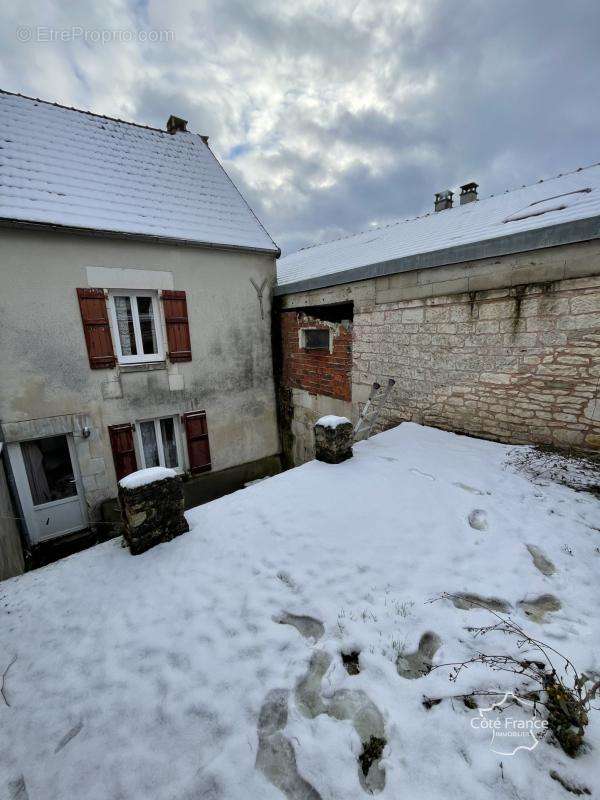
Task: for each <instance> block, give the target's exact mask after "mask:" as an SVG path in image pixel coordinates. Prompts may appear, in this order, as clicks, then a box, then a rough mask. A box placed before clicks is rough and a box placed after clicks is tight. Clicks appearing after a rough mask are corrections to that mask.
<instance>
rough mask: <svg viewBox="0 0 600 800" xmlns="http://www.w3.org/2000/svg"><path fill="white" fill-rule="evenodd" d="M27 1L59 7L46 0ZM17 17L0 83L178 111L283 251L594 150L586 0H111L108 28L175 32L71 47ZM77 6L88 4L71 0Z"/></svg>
mask: <svg viewBox="0 0 600 800" xmlns="http://www.w3.org/2000/svg"><path fill="white" fill-rule="evenodd" d="M28 7H30V9H31V10H30V12H29V14H30V16H31V15H37V16H36V17H35V18H36V19H37V20H38V21H39V22H40V24H41V23H44V24H52V20H53V19H60V20H61V22H64V20H65V14H64V13H63V11H61V10H57V8H58V7H57V6H55V4H54V3H53V2H50V0H48V2H46V3H43V2H42V3H39V4H31V5H30V6H28ZM44 9H45V10H44ZM26 12H27V8H26V7H25V5H24V6H23V8H22V9H21V11H20V12H19V13H20V17H19V19H18V20H17V16H19V15H17V14H16V12H15V11H14V9H12V10H10V11H8V10H6V11H4V12H2V16H4V17H5V19H4V20H3V22H4V23H5V24H4V25H3V31H4V33H3V35H2V40H3V45H4V50H3V60H2V64H1V65H0V67H1V72H0V74H1V75H2V79H3V81H4V82H5V88H8V89H10V90H13V91H15V90H16V91H19V90H21V91H24V92H26V93H34V94H44V95H45V96H46V98H47V99H50V100H56V101H58V102H63V103H66V104H69V105H79V106H83V107H88V108H91V109H92V110H98V111H101V112H103V113H108V114H111V113H113V114H117V115H118V114H119V113H121V114H124V113H126V112H127V113H129V114H130V116H132V117H133V118H134V119H135V120H136V121H139V122H144V123H147V124H152V125H157V126H164V124H165V121H166V119H167V117H168V116H169V114H171V113H176V114H179V115H181V116H184V117H185V118H187V119H188V120H189V121H190V128H191V129H192V130H196V131H198V132H201V133H206V134H209V135H210V137H211V144H212V146H213V149H214V150H215V152H216V153H217V155H218V156H219V157H221V158H222V159H223V161H224V163H225V166H226V168H227V169H228V171H229V172H230V174H231V175H232V177H233V179H234V180H235V182H236V183H237V185H238V186H239V188H240V190H241V191H242V193H243V194H244V195H245V196H246V198H247V199H248V201H249V202H250V203H251V205H252V206H253V208H254V209H255V210H256V212H257V214H258V216H259V217H260V218H261V219H262V220H263V222H264V223H265V225H266V227H267V228H268V230H269V231H270V233H271V234H272V235H273V236H274V238H275V239H276V241H278V242H279V243H280V244H281V246H282V247H283V249H284V250H287V251H290V250H293V249H296V248H298V247H300V246H303V245H305V244H309V243H313V242H315V241H319V240H323V239H325V238H332V237H335V236H339V235H345V234H347V233H350V232H353V231H356V230H361V229H365V228H367V227H368V226H369V225H370V224H371V223H372V222H373V221H377V222H378V223H383V224H385V223H387V222H389V221H392V220H395V219H401V218H405V217H407V216H413V215H416V214H419V213H423V212H426V211H429V210H430V209H431V206H432V202H433V193H434V191H436V190H439V189H442V188H446V187H448V186H451V187H456V186H457V185H458V184H460V183H462V182H463V181H465V180H469V179H475V180H477V181H478V182H479V183H480V185H481V191H482V194H483V195H487V194H491V193H497V192H499V191H503V190H504V189H505V188H508V187H514V186H516V185H521V184H523V183H529V182H532V181H534V180H536V179H537V178H538V177H541V176H551V175H553V174H556V173H557V172H561V171H565V170H567V169H570V168H576V167H577V166H579V165H583V164H587V163H593V162H596V161H599V160H600V145H599V143H598V142H599V139H598V130H599V128H600V103H599V100H600V81H599V80H598V78H599V74H600V48H598V46H597V42H598V33H599V31H600V5H598V4H597V3H595V2H593V0H588V1H584V0H571V2H570V3H569V4H565V3H564V1H563V0H529V1H528V2H527V3H524V2H522V0H502V2H495V1H493V0H461V2H460V3H448V2H446V0H421V1H420V2H411V3H403V2H400V0H398V2H389V1H388V0H369V2H368V3H352V4H350V3H347V2H344V1H343V0H340V2H338V3H336V2H333V0H332V1H331V2H328V3H323V4H317V3H314V2H307V3H306V4H304V3H302V2H295V3H293V4H282V3H280V2H275V0H256V2H252V3H250V2H247V1H246V2H243V1H242V0H228V1H225V2H223V1H222V0H204V2H201V3H198V2H197V1H196V0H193V2H192V0H189V5H188V4H187V2H186V0H182V2H180V3H178V4H177V5H173V6H172V8H171V9H169V7H168V6H164V5H161V4H153V3H144V4H141V6H140V4H139V3H136V4H133V3H131V4H130V5H128V3H127V2H126V0H122V3H119V2H116V3H115V4H114V7H113V11H112V12H111V24H115V23H114V20H115V19H120V20H123V21H125V22H126V21H127V20H135V19H138V20H139V19H142V22H143V24H144V25H147V26H148V27H152V26H159V27H172V28H173V29H174V31H175V42H173V43H171V44H169V45H164V46H155V47H152V46H141V45H140V46H137V47H132V48H130V49H129V50H120V51H119V50H117V49H116V48H114V47H113V49H112V50H109V49H108V48H102V47H101V46H100V47H98V48H95V49H94V48H92V49H91V51H89V49H88V51H86V52H85V53H84V52H83V51H82V50H81V49H80V48H78V47H77V46H75V45H73V46H72V47H70V46H65V45H60V46H58V45H57V46H53V45H48V44H44V45H38V46H37V49H35V50H33V49H31V48H30V49H29V50H26V49H24V47H23V45H19V43H18V42H16V41H15V39H14V36H12V35H11V33H10V32H11V31H12V30H13V27H14V25H15V24H16V23H17V22H20V23H22V24H29V22H30V20H29V18H27V13H26ZM2 16H0V18H2ZM77 16H78V20H77V23H78V24H83V25H85V24H86V19H88V20H89V21H90V24H91V23H93V24H95V25H97V24H99V23H98V21H99V19H101V17H102V12H101V11H100V10H99V8H98V7H97V6H95V5H94V4H92V3H91V0H82V2H80V3H79V4H78V5H77ZM32 19H33V17H32ZM107 24H108V22H107ZM116 56H118V57H119V61H118V66H117V67H115V66H114V64H113V61H114V59H115V57H116ZM44 67H46V68H47V70H53V71H54V73H53V74H54V75H56V80H53V79H51V78H49V77H48V72H47V71H44ZM40 76H43V77H40ZM6 84H8V85H6ZM38 84H39V85H40V86H42V88H41V89H39V91H36V85H38ZM50 85H55V86H56V87H57V88H56V89H55V91H56V96H54V97H52V96H48V91H49V90H48V88H47V87H48V86H50ZM230 156H231V157H230ZM322 178H326V180H321V179H322Z"/></svg>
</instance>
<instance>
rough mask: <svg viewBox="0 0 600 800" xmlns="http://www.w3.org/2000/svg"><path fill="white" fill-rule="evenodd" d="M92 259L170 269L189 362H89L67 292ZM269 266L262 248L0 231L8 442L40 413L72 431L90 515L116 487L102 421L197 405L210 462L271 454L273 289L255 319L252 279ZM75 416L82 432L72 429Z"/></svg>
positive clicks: (82, 278) (1, 357) (2, 398)
mask: <svg viewBox="0 0 600 800" xmlns="http://www.w3.org/2000/svg"><path fill="white" fill-rule="evenodd" d="M89 267H94V268H97V267H102V268H111V269H115V268H125V269H131V270H136V271H139V270H144V271H146V273H155V272H156V273H163V277H164V273H167V274H168V275H170V276H171V278H170V279H169V280H170V281H172V287H171V288H174V289H184V290H185V291H186V293H187V302H188V315H189V322H190V334H191V344H192V361H190V362H188V363H180V364H170V363H168V362H167V364H161V365H160V366H159V368H158V369H156V368H151V369H150V368H149V369H142V371H128V370H127V369H126V368H119V367H117V368H116V369H106V370H91V369H90V367H89V364H88V356H87V351H86V346H85V341H84V334H83V328H82V324H81V316H80V312H79V306H78V301H77V296H76V292H75V289H76V288H77V287H85V286H98V285H100V286H102V284H98V283H97V282H96V281H95V280H94V279H93V280H92V282H91V283H90V281H89V275H92V276H94V275H97V274H98V271H97V270H96V271H94V270H92V271H91V272H90V273H88V268H89ZM274 271H275V264H274V259H273V257H272V256H268V255H261V254H251V253H243V252H235V251H222V250H216V249H215V250H209V249H202V248H192V247H177V246H173V245H161V244H151V243H142V242H134V241H127V240H117V239H103V238H96V237H84V236H66V235H63V234H59V233H34V232H24V231H10V230H6V229H5V230H2V231H0V287H1V291H0V315H1V318H2V333H1V339H2V341H1V347H0V374H2V392H1V394H0V422H1V423H2V426H3V430H4V433H5V436H6V438H7V440H9V441H10V440H11V438H12V440H13V441H14V440H15V439H18V438H25V437H24V436H23V434H27V435H34V434H35V431H36V429H37V426H38V423H36V422H31V421H32V420H39V419H43V420H44V423H43V425H42V427H43V428H44V430H45V429H52V428H53V427H54V426H55V424H56V425H58V428H60V429H61V430H63V429H66V430H74V432H75V438H74V441H75V446H76V450H77V456H78V460H79V466H80V469H81V473H82V480H83V484H84V487H85V493H86V500H87V503H88V506H89V508H90V512H91V514H92V518H94V516H95V515H96V513H97V507H98V504H99V503H100V502H101V501H102V500H103V499H105V498H106V497H109V496H114V495H115V494H116V485H115V474H114V466H113V459H112V453H111V450H110V446H109V441H108V436H107V426H108V425H112V424H119V423H123V422H132V421H134V420H136V419H144V418H151V417H159V416H167V415H175V414H181V413H183V412H185V411H189V410H197V409H202V410H206V413H207V419H208V426H209V434H210V448H211V456H212V464H213V470H221V469H225V468H228V467H231V466H233V465H236V464H242V463H246V462H250V461H254V460H258V459H261V458H264V457H265V456H270V455H272V454H274V453H277V452H278V449H279V444H278V434H277V423H276V413H275V393H274V384H273V375H272V358H271V339H270V299H269V297H268V296H267V295H268V292H265V299H264V301H263V303H264V317H261V313H260V308H259V303H258V299H257V295H256V291H255V289H254V288H253V286H252V284H251V283H250V278H253V279H254V281H255V282H256V283H257V284H258V285H260V284H261V283H262V282H263V280H264V279H265V278H266V279H268V280H269V281H272V280H273V278H274ZM132 274H133V273H132ZM136 274H141V273H136ZM146 280H147V277H146V276H144V278H143V280H142V282H144V281H146ZM102 288H109V287H108V286H107V287H105V286H102ZM129 288H143V287H142V286H132V287H129ZM148 288H153V287H148ZM53 418H57V419H56V421H53ZM82 418H85V420H86V421H87V422H89V425H90V427H91V431H92V432H91V436H90V438H89V439H83V438H81V436H78V435H77V430H78V425H80V422H81V419H82ZM183 449H184V450H185V447H184V448H183Z"/></svg>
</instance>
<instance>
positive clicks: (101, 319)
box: [77, 289, 116, 369]
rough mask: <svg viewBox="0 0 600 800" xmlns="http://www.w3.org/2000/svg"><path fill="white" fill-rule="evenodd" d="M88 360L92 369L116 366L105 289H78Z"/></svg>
mask: <svg viewBox="0 0 600 800" xmlns="http://www.w3.org/2000/svg"><path fill="white" fill-rule="evenodd" d="M77 297H78V298H79V310H80V311H81V321H82V322H83V332H84V334H85V343H86V345H87V351H88V358H89V360H90V367H91V368H92V369H107V368H108V367H114V366H115V364H116V360H115V351H114V350H113V343H112V339H111V336H110V325H109V324H108V313H107V311H106V298H105V297H104V290H103V289H77Z"/></svg>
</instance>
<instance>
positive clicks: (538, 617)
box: [519, 594, 562, 622]
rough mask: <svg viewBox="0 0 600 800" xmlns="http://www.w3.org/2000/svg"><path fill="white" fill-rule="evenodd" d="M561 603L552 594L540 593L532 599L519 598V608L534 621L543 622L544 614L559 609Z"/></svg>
mask: <svg viewBox="0 0 600 800" xmlns="http://www.w3.org/2000/svg"><path fill="white" fill-rule="evenodd" d="M561 607H562V606H561V603H560V600H558V598H556V597H554V595H553V594H541V595H540V596H539V597H536V598H535V599H534V600H521V601H520V602H519V608H520V609H522V611H523V612H524V613H525V614H526V615H527V616H528V617H530V618H531V619H532V620H533V621H534V622H545V620H546V614H551V613H552V612H553V611H560V609H561Z"/></svg>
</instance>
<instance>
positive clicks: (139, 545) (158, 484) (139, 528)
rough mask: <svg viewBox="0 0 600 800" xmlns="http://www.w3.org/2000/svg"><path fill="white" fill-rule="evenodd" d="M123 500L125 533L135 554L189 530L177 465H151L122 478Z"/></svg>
mask: <svg viewBox="0 0 600 800" xmlns="http://www.w3.org/2000/svg"><path fill="white" fill-rule="evenodd" d="M119 504H120V506H121V517H122V519H123V527H124V533H123V535H124V536H125V541H126V542H127V544H128V545H129V550H130V552H131V554H132V555H134V556H135V555H138V554H139V553H143V552H145V551H146V550H149V549H150V548H151V547H154V545H156V544H160V543H161V542H169V541H171V539H174V538H175V537H176V536H179V535H180V534H181V533H185V531H188V530H189V526H188V524H187V521H186V519H185V517H184V516H183V504H184V501H183V487H182V483H181V478H180V477H179V475H177V473H176V472H175V470H173V469H167V468H166V467H150V469H140V470H138V472H132V473H131V475H127V476H126V477H125V478H121V480H120V481H119Z"/></svg>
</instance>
